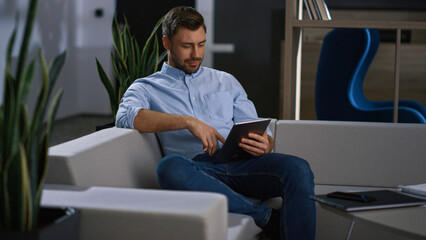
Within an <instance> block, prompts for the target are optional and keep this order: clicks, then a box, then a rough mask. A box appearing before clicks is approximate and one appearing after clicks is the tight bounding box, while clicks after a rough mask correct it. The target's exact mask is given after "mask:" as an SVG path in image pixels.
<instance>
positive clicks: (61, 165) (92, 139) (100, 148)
mask: <svg viewBox="0 0 426 240" xmlns="http://www.w3.org/2000/svg"><path fill="white" fill-rule="evenodd" d="M49 157H50V164H49V170H48V174H47V176H46V183H52V184H69V185H78V186H109V187H130V188H158V187H159V185H158V182H157V177H156V167H157V164H158V162H159V161H160V159H161V158H162V153H161V148H160V145H159V144H158V140H157V138H156V136H155V134H152V133H144V134H140V133H139V132H138V131H137V130H130V129H122V128H115V127H114V128H109V129H104V130H101V131H98V132H95V133H92V134H89V135H86V136H84V137H81V138H77V139H75V140H72V141H69V142H66V143H63V144H59V145H56V146H53V147H51V148H50V149H49Z"/></svg>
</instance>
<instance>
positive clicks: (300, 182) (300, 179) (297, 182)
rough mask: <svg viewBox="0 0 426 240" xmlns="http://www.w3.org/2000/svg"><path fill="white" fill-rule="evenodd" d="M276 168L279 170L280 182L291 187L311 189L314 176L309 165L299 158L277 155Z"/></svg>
mask: <svg viewBox="0 0 426 240" xmlns="http://www.w3.org/2000/svg"><path fill="white" fill-rule="evenodd" d="M279 155H281V156H280V157H279V158H278V159H279V161H278V166H277V167H278V168H279V169H281V174H280V175H281V182H282V183H290V185H292V186H299V187H308V188H313V179H314V174H313V172H312V170H311V167H310V165H309V163H308V162H307V161H306V160H305V159H303V158H300V157H296V156H291V155H286V154H279Z"/></svg>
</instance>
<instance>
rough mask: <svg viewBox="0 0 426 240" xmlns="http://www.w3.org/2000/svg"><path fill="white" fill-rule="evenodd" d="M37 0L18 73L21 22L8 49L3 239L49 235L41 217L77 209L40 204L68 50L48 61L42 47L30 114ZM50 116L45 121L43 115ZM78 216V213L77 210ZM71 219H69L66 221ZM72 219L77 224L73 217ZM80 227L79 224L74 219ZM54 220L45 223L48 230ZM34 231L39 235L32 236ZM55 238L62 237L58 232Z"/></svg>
mask: <svg viewBox="0 0 426 240" xmlns="http://www.w3.org/2000/svg"><path fill="white" fill-rule="evenodd" d="M37 6H38V0H31V1H30V2H29V7H28V13H27V17H26V22H25V27H24V33H23V38H22V39H23V41H22V44H21V47H20V51H19V56H18V62H17V65H16V67H15V74H13V73H12V70H11V55H12V49H13V46H14V44H15V38H16V34H17V27H16V26H15V29H14V31H13V32H12V35H11V37H10V40H9V42H8V46H7V53H6V68H5V91H4V100H3V103H2V105H1V106H0V208H1V209H0V210H1V211H0V239H22V236H25V238H24V239H26V236H30V239H40V238H39V236H43V235H45V232H44V231H41V230H40V228H41V227H42V226H40V225H42V224H43V225H45V224H47V223H45V222H43V223H41V222H40V221H39V220H41V221H44V219H50V220H52V219H51V218H52V217H54V218H57V217H59V218H62V219H67V218H68V217H66V216H68V215H67V214H70V215H73V213H72V212H73V211H72V210H71V211H68V212H67V210H61V209H59V211H60V213H59V214H58V212H57V210H54V209H46V210H44V209H42V208H40V199H41V195H42V191H43V185H44V178H45V176H46V172H47V167H48V165H49V159H48V148H49V140H50V133H51V129H52V124H53V120H54V117H55V114H56V110H57V108H58V105H59V101H60V99H61V96H62V91H58V92H57V94H56V95H55V96H54V98H53V100H52V102H51V106H50V108H48V103H49V100H50V96H51V92H52V89H53V86H54V84H55V82H56V79H57V77H58V74H59V72H60V70H61V68H62V66H63V64H64V62H65V58H66V53H65V52H64V53H62V54H60V55H59V56H57V57H56V58H55V59H54V60H53V61H52V63H51V64H50V65H49V66H48V65H47V63H46V60H45V58H44V56H43V52H42V50H39V52H38V60H39V65H40V73H41V88H40V89H39V91H38V98H37V100H36V102H35V110H34V112H33V113H32V116H30V114H29V112H28V108H27V103H26V102H27V99H28V95H29V93H30V91H31V90H33V89H32V86H31V85H32V81H33V77H34V73H35V68H36V64H35V61H34V60H33V61H31V62H30V63H29V64H28V63H27V62H26V58H27V55H28V46H29V42H30V38H31V33H32V29H33V25H34V21H35V17H36V14H37ZM46 113H48V116H47V122H46V123H45V121H44V119H45V117H46ZM76 216H77V218H78V214H77V215H76ZM64 222H67V221H64ZM68 222H72V223H73V224H74V225H75V219H72V220H70V221H68ZM76 227H78V225H76ZM52 228H53V227H52V226H51V225H48V226H44V228H43V229H47V232H48V235H49V234H51V231H52ZM33 237H35V238H33ZM57 239H64V238H62V237H59V238H57Z"/></svg>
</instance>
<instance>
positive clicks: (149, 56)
mask: <svg viewBox="0 0 426 240" xmlns="http://www.w3.org/2000/svg"><path fill="white" fill-rule="evenodd" d="M163 18H164V17H162V18H161V19H160V20H159V21H158V22H157V23H156V25H155V26H154V29H153V30H152V32H151V35H150V36H149V38H148V39H147V41H146V42H145V46H144V47H143V49H142V51H141V49H140V47H139V44H138V42H137V40H136V38H135V37H134V36H133V34H132V33H131V31H130V27H129V24H128V22H127V20H125V24H124V27H123V29H122V30H120V26H119V24H118V20H117V17H114V20H113V23H112V27H111V29H112V40H113V44H114V50H113V51H112V52H111V60H112V65H113V68H114V76H115V78H116V79H117V80H118V81H117V85H118V86H117V90H115V89H114V87H113V85H114V84H113V82H112V81H111V80H110V79H109V78H108V75H107V74H106V73H105V70H104V68H103V67H102V65H101V63H100V62H99V60H98V59H97V58H96V66H97V69H98V74H99V77H100V79H101V81H102V83H103V85H104V86H105V88H106V90H107V92H108V96H109V101H110V104H111V110H112V113H113V115H114V118H115V115H116V113H117V110H118V105H119V104H120V101H121V98H122V96H123V94H124V93H125V92H126V90H127V88H129V86H130V85H131V84H132V83H133V82H134V81H135V80H136V79H138V78H142V77H146V76H148V75H150V74H152V73H154V72H156V71H157V68H158V65H159V63H160V62H161V61H162V60H163V59H164V58H165V56H166V54H167V52H166V51H164V52H163V53H161V55H160V54H159V43H158V38H157V30H158V28H159V27H160V26H161V23H162V21H163Z"/></svg>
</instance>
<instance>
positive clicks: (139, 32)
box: [117, 0, 426, 118]
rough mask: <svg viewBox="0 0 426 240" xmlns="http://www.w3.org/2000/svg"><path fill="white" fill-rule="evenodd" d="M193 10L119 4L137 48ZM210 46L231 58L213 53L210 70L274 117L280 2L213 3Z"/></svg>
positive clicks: (362, 0) (420, 6) (337, 1)
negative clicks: (175, 13)
mask: <svg viewBox="0 0 426 240" xmlns="http://www.w3.org/2000/svg"><path fill="white" fill-rule="evenodd" d="M326 2H327V4H328V7H329V8H330V9H375V10H378V9H386V10H401V9H403V10H424V9H426V1H424V0H404V1H400V0H358V1H353V0H326ZM179 5H187V6H194V1H193V0H192V1H189V0H173V1H172V0H161V1H140V0H119V1H117V8H118V12H119V16H122V15H123V13H124V14H125V15H126V16H127V19H128V21H129V23H130V25H131V26H132V29H133V31H134V33H135V35H136V37H137V38H138V39H141V41H140V42H141V44H142V42H144V40H145V39H146V38H147V36H148V35H149V34H150V32H151V30H152V27H153V26H154V25H155V23H156V22H157V21H158V19H159V18H160V17H161V16H163V15H164V14H165V13H166V12H167V11H168V10H169V9H170V8H172V7H174V6H179ZM215 19H216V22H215V39H214V42H215V43H233V44H235V52H234V53H232V54H218V53H217V54H215V55H214V62H215V64H214V67H215V68H217V69H220V70H224V71H227V72H229V73H231V74H233V75H234V76H235V77H236V78H237V79H238V80H239V81H240V82H241V84H242V85H243V86H244V88H245V89H246V91H247V93H248V95H249V98H250V99H251V100H252V101H253V102H254V103H255V105H256V107H257V110H258V114H259V115H260V116H263V117H275V118H278V117H279V101H278V99H279V76H280V42H281V41H282V40H284V26H285V1H283V0H263V1H259V0H232V1H229V0H216V1H215Z"/></svg>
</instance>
